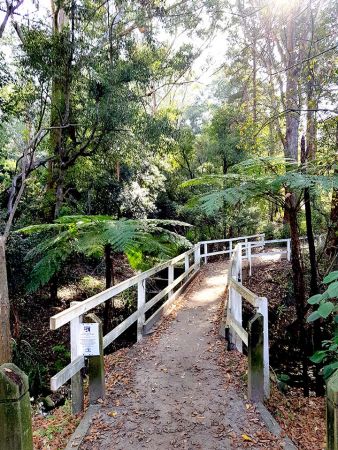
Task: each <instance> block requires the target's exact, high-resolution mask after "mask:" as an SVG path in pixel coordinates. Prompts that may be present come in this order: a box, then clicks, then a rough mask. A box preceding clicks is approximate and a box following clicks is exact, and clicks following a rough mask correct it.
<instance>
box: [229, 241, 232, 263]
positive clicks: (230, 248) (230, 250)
mask: <svg viewBox="0 0 338 450" xmlns="http://www.w3.org/2000/svg"><path fill="white" fill-rule="evenodd" d="M231 257H232V241H229V258H230V259H231Z"/></svg>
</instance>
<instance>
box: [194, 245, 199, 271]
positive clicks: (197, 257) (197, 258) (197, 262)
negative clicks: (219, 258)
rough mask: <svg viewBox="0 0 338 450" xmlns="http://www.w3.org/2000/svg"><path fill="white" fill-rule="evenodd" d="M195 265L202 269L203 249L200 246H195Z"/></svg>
mask: <svg viewBox="0 0 338 450" xmlns="http://www.w3.org/2000/svg"><path fill="white" fill-rule="evenodd" d="M194 264H198V267H200V265H201V247H200V244H196V245H195V250H194Z"/></svg>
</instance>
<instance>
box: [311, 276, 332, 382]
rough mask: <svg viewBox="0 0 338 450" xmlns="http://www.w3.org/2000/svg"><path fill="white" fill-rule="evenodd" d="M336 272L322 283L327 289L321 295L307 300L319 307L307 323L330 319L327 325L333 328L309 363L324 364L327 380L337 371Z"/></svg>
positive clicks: (324, 373)
mask: <svg viewBox="0 0 338 450" xmlns="http://www.w3.org/2000/svg"><path fill="white" fill-rule="evenodd" d="M337 280H338V271H334V272H331V273H329V274H328V275H327V276H326V277H325V278H324V279H323V283H325V284H326V285H328V288H327V289H326V290H325V291H324V292H323V293H322V294H316V295H313V296H312V297H310V298H309V299H308V303H309V304H310V305H319V306H318V309H316V310H315V311H313V312H312V313H311V314H310V315H309V316H308V318H307V321H308V322H314V321H315V320H319V319H328V318H331V317H332V319H333V320H332V321H331V323H330V322H329V323H328V325H329V326H330V325H331V326H332V327H333V330H334V331H333V336H332V338H331V339H329V340H325V341H323V342H322V346H323V350H318V351H316V353H314V354H313V355H312V356H311V358H310V359H311V361H312V362H314V363H316V364H320V363H325V365H324V368H323V376H324V378H325V379H326V378H328V377H329V376H330V375H331V374H332V373H333V372H334V371H335V370H336V369H338V314H337V313H338V303H337V299H338V290H337V287H338V281H337Z"/></svg>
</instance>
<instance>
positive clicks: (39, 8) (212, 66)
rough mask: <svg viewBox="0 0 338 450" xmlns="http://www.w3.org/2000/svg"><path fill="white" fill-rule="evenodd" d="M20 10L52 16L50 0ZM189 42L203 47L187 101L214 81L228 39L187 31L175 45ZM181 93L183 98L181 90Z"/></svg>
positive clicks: (28, 1)
mask: <svg viewBox="0 0 338 450" xmlns="http://www.w3.org/2000/svg"><path fill="white" fill-rule="evenodd" d="M0 5H5V0H0ZM18 12H19V13H20V15H22V16H23V17H26V18H29V20H30V21H34V19H36V18H46V20H48V17H50V14H51V12H50V0H36V1H34V0H24V2H23V4H22V5H21V6H20V8H19V9H18ZM2 17H3V13H2V12H0V20H1V19H2ZM7 26H9V24H7ZM159 38H160V40H162V41H163V40H167V41H168V42H171V41H172V40H173V38H174V37H173V36H170V35H168V34H167V33H165V32H161V33H160V36H159ZM187 42H190V43H192V44H193V45H194V47H195V48H199V47H202V48H203V51H202V53H201V55H200V56H199V57H198V58H197V59H196V60H195V61H194V64H193V67H192V71H191V78H190V79H191V80H192V82H191V83H190V84H188V85H187V88H186V89H185V95H184V101H185V102H186V103H191V102H193V101H194V99H195V98H196V97H198V96H199V95H201V93H203V91H204V90H205V89H207V87H208V86H209V85H210V83H211V81H212V75H213V74H214V72H215V71H216V70H217V68H218V67H219V66H220V65H221V64H222V63H223V62H224V58H225V52H226V47H225V45H226V39H225V35H224V34H222V33H221V32H219V33H217V35H216V36H214V37H213V38H212V40H210V41H208V42H207V44H206V43H205V42H203V41H202V40H198V39H197V38H196V37H194V38H193V39H192V38H189V37H188V36H187V33H184V34H183V35H181V36H180V37H178V38H177V39H176V40H175V47H176V48H178V47H179V46H180V45H182V44H185V43H187ZM193 80H194V81H193ZM179 91H180V90H179ZM179 95H180V97H181V98H182V94H181V92H180V94H179Z"/></svg>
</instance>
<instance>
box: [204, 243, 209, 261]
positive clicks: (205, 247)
mask: <svg viewBox="0 0 338 450" xmlns="http://www.w3.org/2000/svg"><path fill="white" fill-rule="evenodd" d="M207 254H208V244H207V243H205V244H204V255H205V256H204V262H205V264H206V263H207V262H208V257H207V256H206V255H207Z"/></svg>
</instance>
